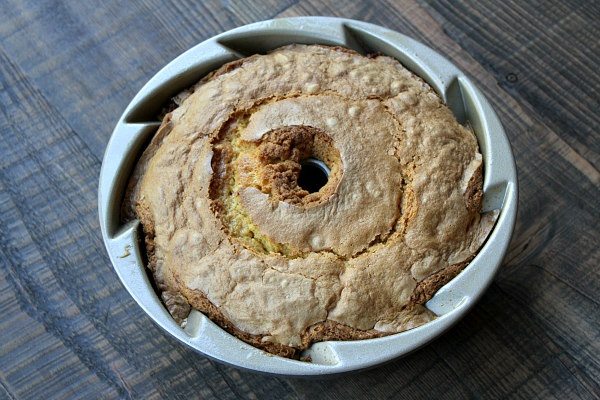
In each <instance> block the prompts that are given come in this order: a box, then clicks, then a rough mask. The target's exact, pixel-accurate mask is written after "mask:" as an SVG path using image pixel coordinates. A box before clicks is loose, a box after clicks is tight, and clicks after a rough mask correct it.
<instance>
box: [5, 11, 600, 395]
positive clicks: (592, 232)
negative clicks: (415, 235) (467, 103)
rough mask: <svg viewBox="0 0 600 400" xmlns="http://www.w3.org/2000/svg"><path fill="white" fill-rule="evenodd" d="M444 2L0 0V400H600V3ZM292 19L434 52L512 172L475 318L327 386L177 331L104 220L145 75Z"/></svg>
mask: <svg viewBox="0 0 600 400" xmlns="http://www.w3.org/2000/svg"><path fill="white" fill-rule="evenodd" d="M100 3H102V4H100ZM451 3H454V2H435V3H431V4H428V3H421V2H413V1H408V2H406V3H402V4H400V3H398V4H396V3H394V2H391V1H389V2H388V1H385V2H378V1H370V2H353V1H339V0H338V1H329V2H319V1H306V2H304V1H294V0H287V1H282V2H274V1H269V2H264V3H260V4H258V3H256V4H253V3H252V2H247V1H233V0H231V1H211V2H193V3H192V2H190V3H189V4H184V3H183V2H182V1H160V0H139V1H130V2H118V1H104V2H91V1H87V2H86V1H81V2H80V1H70V2H65V3H61V2H59V1H38V0H26V1H25V0H2V1H1V5H0V265H1V269H0V316H1V319H0V346H1V347H0V384H1V386H0V399H2V398H8V399H13V398H16V399H21V398H27V399H46V398H74V397H77V398H86V399H90V398H98V397H103V398H115V397H120V398H140V399H150V398H190V397H192V398H193V397H203V398H210V397H217V398H224V399H233V398H248V399H254V398H273V399H295V398H309V399H312V398H326V399H350V398H360V397H365V398H366V397H370V398H378V399H379V398H401V399H405V398H406V399H407V398H415V397H417V398H418V397H426V398H434V397H439V398H467V397H468V398H472V397H475V398H500V397H502V398H504V397H515V398H544V399H547V398H558V399H566V398H579V397H581V398H600V312H599V306H600V296H599V293H600V267H599V265H600V250H599V244H600V239H599V236H600V231H599V229H598V224H599V223H600V172H599V167H600V134H599V128H600V113H599V111H600V104H599V98H600V83H599V82H600V72H599V70H600V46H599V38H600V25H599V22H598V21H599V20H600V3H599V2H598V1H587V2H575V1H565V2H563V1H551V2H546V3H544V2H541V3H539V4H538V3H536V4H533V3H534V2H528V1H519V2H515V3H507V2H491V1H489V2H488V1H482V2H473V3H472V4H451ZM530 3H531V4H530ZM251 4H253V5H251ZM297 15H336V16H344V17H349V18H356V19H361V20H365V21H369V22H373V23H376V24H380V25H384V26H387V27H390V28H392V29H395V30H398V31H400V32H402V33H405V34H407V35H410V36H412V37H414V38H416V39H418V40H420V41H422V42H424V43H426V44H428V45H429V46H431V47H433V48H435V49H437V50H438V51H440V52H441V53H442V54H444V55H445V56H446V57H448V58H449V59H451V60H452V61H453V62H454V63H456V64H457V65H458V66H459V68H461V69H462V70H464V71H465V72H467V73H468V74H469V75H470V76H472V77H473V79H474V81H475V82H476V83H477V84H478V85H479V87H480V88H481V89H482V90H483V91H484V92H485V94H486V95H487V96H488V98H489V99H490V101H491V102H492V104H493V105H494V107H495V108H496V110H497V111H498V113H499V115H500V117H501V119H502V121H503V123H504V125H505V128H506V131H507V132H508V135H509V136H510V139H511V142H512V145H513V149H514V153H515V156H516V160H517V165H518V170H519V184H520V202H519V207H520V210H519V218H518V223H517V226H516V229H515V233H514V237H513V241H512V245H511V248H510V252H509V254H508V256H507V257H506V260H505V262H504V265H503V267H502V269H501V272H500V274H499V276H498V277H497V279H496V280H495V282H494V284H493V285H492V286H491V287H490V289H489V290H488V291H487V293H486V295H485V296H484V297H483V298H482V300H481V301H480V302H479V303H478V305H477V306H476V307H475V308H474V310H473V311H472V312H471V313H470V314H469V315H468V316H467V317H466V318H465V319H464V320H463V321H462V322H460V323H459V324H458V325H457V326H456V327H454V328H453V329H452V330H451V331H449V332H448V333H446V334H445V335H443V336H442V337H440V338H439V339H437V340H436V341H435V342H433V343H432V344H430V345H428V346H426V347H425V348H423V349H422V350H420V351H418V352H415V353H413V354H412V355H410V356H408V357H405V358H403V359H400V360H397V361H396V362H393V363H391V364H388V365H385V366H382V367H379V368H376V369H374V370H371V371H368V372H364V373H359V374H354V375H348V376H344V377H340V378H336V379H332V380H312V381H307V380H297V379H283V378H274V377H267V376H261V375H256V374H253V373H249V372H244V371H239V370H237V369H233V368H230V367H226V366H223V365H220V364H218V363H216V362H213V361H210V360H208V359H206V358H204V357H202V356H200V355H198V354H196V353H194V352H193V351H191V350H188V349H187V348H185V347H183V346H182V345H180V344H179V343H178V342H176V341H175V340H174V339H172V338H170V337H169V336H167V335H166V334H165V333H163V332H162V331H161V330H160V329H159V328H158V327H157V326H155V325H154V323H153V322H152V321H151V320H150V318H148V317H147V316H146V315H145V314H144V312H143V311H142V310H141V309H140V308H139V307H138V306H137V305H136V303H135V302H134V301H133V299H132V298H131V297H130V296H129V294H128V293H127V292H126V291H125V289H124V288H123V286H122V285H121V283H120V282H119V280H118V278H117V276H116V274H115V273H114V271H113V268H112V266H111V264H110V261H109V259H108V257H107V254H106V252H105V250H104V246H103V244H102V239H101V237H100V228H99V225H98V217H97V210H96V195H97V193H96V188H97V182H98V173H99V171H100V164H101V159H102V155H103V152H104V148H105V145H106V143H107V141H108V139H109V137H110V134H111V130H112V128H113V126H114V124H115V122H116V120H117V118H118V117H119V115H120V114H121V112H122V111H123V109H124V108H125V106H126V105H127V104H128V102H129V101H130V100H131V98H132V97H133V95H134V94H135V93H136V92H137V91H138V90H139V89H140V87H141V86H142V85H143V84H144V83H145V82H146V81H147V80H148V78H150V77H151V76H152V75H153V74H154V73H155V72H156V71H158V69H160V68H161V67H162V66H163V65H165V64H166V63H167V62H169V61H170V60H171V59H173V58H174V57H175V56H177V55H178V54H180V53H181V52H183V51H184V50H186V49H188V48H190V47H191V46H193V45H195V44H196V43H198V42H200V41H202V40H204V39H206V38H208V37H210V36H212V35H215V34H217V33H219V32H221V31H223V30H227V29H231V28H234V27H236V26H239V25H243V24H246V23H250V22H253V21H258V20H263V19H269V18H274V17H282V16H297Z"/></svg>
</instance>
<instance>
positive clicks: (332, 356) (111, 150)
mask: <svg viewBox="0 0 600 400" xmlns="http://www.w3.org/2000/svg"><path fill="white" fill-rule="evenodd" d="M291 43H305V44H314V43H317V44H326V45H341V46H345V47H349V48H352V49H355V50H357V51H359V52H361V53H373V52H379V53H383V54H386V55H389V56H392V57H394V58H396V59H398V60H399V61H400V62H402V64H404V65H405V66H406V67H407V68H409V69H410V70H412V71H413V72H414V73H416V74H417V75H419V76H420V77H421V78H423V79H424V80H425V81H427V82H428V83H429V84H430V85H431V86H432V87H433V88H434V89H435V90H436V91H437V93H438V94H439V95H440V96H441V97H442V98H443V99H444V101H445V102H446V104H448V106H449V107H450V108H451V109H452V111H453V112H454V114H455V115H456V117H457V119H458V120H459V121H461V122H463V123H468V124H470V125H471V127H472V128H473V130H474V131H475V133H476V135H477V139H478V141H479V145H480V147H481V152H482V154H483V160H484V171H485V172H484V210H494V209H498V210H500V214H499V217H498V221H497V223H496V225H495V227H494V229H493V231H492V233H491V234H490V236H489V238H488V240H487V242H486V243H485V245H484V246H483V248H482V249H481V251H480V252H479V254H478V255H477V256H476V257H475V259H474V260H473V261H472V262H471V263H470V264H469V265H468V266H467V267H466V268H465V269H464V271H462V272H461V273H460V274H459V275H458V276H457V277H456V278H455V279H454V280H452V281H451V282H450V283H448V284H447V285H445V286H444V287H443V288H442V289H440V290H439V291H438V292H437V294H436V295H435V296H434V297H433V298H432V299H431V300H430V301H429V302H428V303H427V307H428V308H429V309H430V310H432V311H433V312H435V313H436V314H437V315H438V316H439V318H437V319H435V320H434V321H432V322H429V323H427V324H425V325H423V326H420V327H418V328H416V329H412V330H409V331H406V332H402V333H398V334H395V335H391V336H387V337H383V338H378V339H369V340H357V341H338V342H335V341H332V342H322V343H316V344H314V345H313V346H312V347H311V348H310V349H309V350H307V351H306V354H307V355H310V356H311V358H312V362H302V361H295V360H290V359H285V358H281V357H277V356H273V355H270V354H267V353H265V352H263V351H261V350H258V349H256V348H254V347H252V346H250V345H248V344H246V343H244V342H242V341H240V340H238V339H237V338H235V337H234V336H232V335H229V334H228V333H227V332H225V331H224V330H222V329H221V328H220V327H218V326H217V325H215V324H214V323H213V322H212V321H210V320H209V319H208V318H206V317H205V316H204V315H203V314H201V313H200V312H197V311H193V312H192V314H191V315H190V317H189V318H188V322H187V325H186V326H185V328H181V327H180V326H179V325H177V324H176V323H175V321H174V320H173V319H172V318H171V316H170V315H169V313H168V312H167V311H166V309H165V308H164V307H163V305H162V303H161V302H160V300H159V298H158V297H157V295H156V293H155V292H154V290H153V288H152V285H151V283H150V280H149V277H148V274H147V273H146V270H145V267H144V264H143V261H142V259H143V258H142V254H141V253H140V247H139V245H138V237H137V236H138V229H137V228H138V225H139V223H138V222H137V221H134V222H130V223H128V224H125V225H122V224H121V223H120V219H119V210H120V203H121V201H122V197H123V192H124V188H125V185H126V182H127V179H128V177H129V175H130V173H131V171H132V168H133V166H134V164H135V162H136V160H137V157H139V155H140V153H141V151H142V150H143V146H144V145H145V144H146V143H147V142H148V140H149V138H150V136H151V135H153V134H154V132H155V131H156V129H157V127H158V125H159V121H157V120H156V115H157V114H158V112H159V110H160V109H161V107H162V106H163V105H165V104H166V103H167V102H168V100H169V99H170V98H171V97H172V96H174V95H175V94H177V93H178V92H180V91H181V90H182V89H185V88H186V87H189V86H191V85H192V84H193V83H195V82H197V81H198V80H199V79H200V78H202V77H203V76H204V75H205V74H206V73H208V72H210V71H211V70H213V69H215V68H217V67H219V66H220V65H222V64H224V63H226V62H229V61H232V60H235V59H238V58H240V57H244V56H248V55H251V54H255V53H265V52H268V51H269V50H272V49H275V48H277V47H279V46H282V45H286V44H291ZM98 210H99V215H100V226H101V228H102V237H103V239H104V243H105V245H106V248H107V250H108V254H109V255H110V259H111V261H112V263H113V265H114V268H115V271H116V272H117V274H118V275H119V277H120V279H121V281H122V282H123V285H124V286H125V288H126V289H127V290H128V291H129V293H131V295H132V296H133V298H134V299H135V300H136V301H137V303H138V304H139V305H140V307H142V308H143V309H144V311H146V313H147V314H148V315H149V316H150V318H152V319H153V320H154V321H155V322H156V323H157V324H158V325H159V326H160V327H162V328H163V329H164V330H166V331H167V332H168V333H169V334H171V335H172V336H174V337H176V338H177V339H179V340H180V341H181V342H183V343H185V344H187V345H188V346H190V347H191V348H193V349H195V350H197V351H198V352H200V353H202V354H204V355H206V356H208V357H211V358H213V359H216V360H219V361H221V362H224V363H227V364H230V365H233V366H236V367H240V368H245V369H249V370H254V371H258V372H264V373H270V374H279V375H288V376H322V375H331V374H340V373H344V372H348V371H355V370H360V369H365V368H369V367H373V366H375V365H378V364H381V363H384V362H386V361H390V360H392V359H394V358H397V357H400V356H402V355H405V354H407V353H409V352H411V351H413V350H415V349H417V348H419V347H421V346H423V345H424V344H426V343H427V342H429V341H431V340H432V339H433V338H435V337H437V336H438V335H440V334H441V333H442V332H444V331H445V330H447V329H448V328H449V327H451V326H452V325H453V324H454V323H456V322H457V321H458V320H459V319H460V318H462V317H463V316H464V315H465V313H466V312H467V311H468V310H469V309H470V308H471V307H472V306H473V304H475V302H476V301H477V299H479V297H480V296H481V295H482V293H483V292H484V291H485V289H486V288H487V287H488V285H489V284H490V283H491V281H492V279H493V278H494V275H495V274H496V272H497V270H498V268H499V266H500V264H501V262H502V259H503V257H504V255H505V253H506V251H507V248H508V245H509V242H510V237H511V234H512V230H513V227H514V224H515V219H516V214H517V177H516V168H515V163H514V159H513V156H512V152H511V148H510V144H509V142H508V139H507V137H506V135H505V133H504V130H503V128H502V125H501V123H500V121H499V119H498V117H497V115H496V113H495V112H494V111H493V109H492V107H491V106H490V104H489V103H488V101H487V100H486V99H485V98H484V96H483V95H482V94H481V92H480V91H479V90H478V89H477V88H476V87H475V85H474V84H473V83H472V82H471V80H470V79H469V78H468V77H467V76H465V75H464V74H463V73H462V72H461V71H459V70H458V69H457V68H456V67H455V66H454V65H453V64H452V63H450V62H449V61H447V60H446V59H445V58H443V57H442V56H440V55H439V54H438V53H436V52H435V51H433V50H432V49H430V48H429V47H426V46H424V45H423V44H420V43H418V42H416V41H415V40H413V39H410V38H409V37H407V36H404V35H402V34H400V33H397V32H394V31H392V30H389V29H386V28H383V27H380V26H376V25H372V24H368V23H365V22H360V21H354V20H349V19H339V18H328V17H299V18H283V19H276V20H270V21H263V22H258V23H254V24H250V25H246V26H242V27H240V28H237V29H233V30H231V31H228V32H224V33H222V34H220V35H217V36H215V37H213V38H211V39H208V40H206V41H204V42H202V43H200V44H198V45H197V46H195V47H194V48H192V49H190V50H188V51H186V52H185V53H183V54H182V55H180V56H179V57H177V58H176V59H175V60H173V61H172V62H170V63H169V64H168V65H167V66H166V67H164V68H163V69H162V70H161V71H159V72H158V73H157V74H156V75H155V76H154V77H153V78H152V79H150V81H149V82H148V83H147V84H146V85H145V86H144V87H143V88H142V89H141V90H140V91H139V93H138V94H137V95H136V96H135V97H134V99H133V100H132V101H131V103H130V104H129V105H128V106H127V108H126V110H125V112H124V113H123V115H122V116H121V118H120V119H119V121H118V123H117V125H116V127H115V129H114V132H113V134H112V137H111V138H110V141H109V143H108V146H107V148H106V153H105V155H104V161H103V163H102V170H101V173H100V184H99V189H98Z"/></svg>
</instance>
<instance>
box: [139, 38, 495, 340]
mask: <svg viewBox="0 0 600 400" xmlns="http://www.w3.org/2000/svg"><path fill="white" fill-rule="evenodd" d="M307 159H318V160H321V161H322V162H323V163H324V164H326V165H327V167H328V169H329V176H328V178H327V182H326V183H325V184H324V185H323V186H322V187H321V188H320V190H318V191H314V192H312V193H311V191H310V190H307V189H306V188H305V187H303V185H302V182H301V179H300V176H301V174H302V168H303V166H302V165H303V164H302V163H303V161H305V160H307ZM481 164H482V158H481V154H480V153H479V151H478V146H477V141H476V139H475V136H474V135H473V133H472V132H471V131H470V130H469V129H467V128H465V127H463V126H461V125H460V124H459V123H458V122H457V121H456V119H455V118H454V117H453V115H452V113H451V111H450V110H449V109H448V108H447V107H446V106H445V105H444V104H443V103H442V102H441V100H440V98H439V97H438V96H437V94H436V93H435V92H434V91H433V90H432V89H431V88H430V87H429V85H427V84H426V83H425V82H423V81H422V80H421V79H420V78H418V77H416V76H415V75H414V74H412V73H411V72H409V71H408V70H407V69H405V68H404V67H403V66H402V65H401V64H400V63H398V62H397V61H396V60H394V59H392V58H389V57H384V56H378V57H374V58H368V57H364V56H361V55H359V54H357V53H355V52H352V51H349V50H346V49H341V48H331V47H324V46H304V45H293V46H287V47H283V48H280V49H277V50H276V51H274V52H272V53H270V54H267V55H256V56H252V57H248V58H245V59H243V60H240V61H236V62H235V63H232V64H228V65H226V66H224V67H223V68H221V69H220V70H218V71H216V72H215V73H213V74H211V75H210V76H209V77H207V78H205V79H204V80H202V81H201V82H200V83H198V84H197V85H196V86H195V87H194V88H193V89H192V90H191V91H190V92H187V93H185V94H184V95H182V96H180V105H179V107H177V108H176V109H175V110H174V111H173V112H171V113H170V114H168V115H167V116H166V117H165V120H164V121H163V124H162V126H161V128H160V129H159V131H158V133H157V134H156V135H155V137H154V139H153V140H152V143H151V144H150V146H149V147H148V148H147V150H146V151H145V152H144V155H143V156H142V158H141V160H140V162H139V163H138V166H137V168H136V171H135V173H134V176H133V179H132V182H131V186H130V192H129V195H128V198H129V199H131V201H132V203H133V204H135V214H136V215H137V216H138V217H139V218H140V220H141V221H142V224H143V226H144V229H145V232H146V234H147V242H148V243H149V244H150V248H149V249H148V250H149V255H150V257H149V259H150V267H151V268H152V270H153V272H154V276H155V279H156V280H157V282H158V284H159V288H160V289H161V290H163V291H165V293H168V294H169V296H171V295H172V294H176V295H177V296H179V298H180V299H181V301H180V302H179V304H181V303H183V305H184V306H183V310H187V308H186V306H185V305H186V304H185V303H189V304H190V305H191V306H192V307H195V308H197V309H200V310H201V311H205V312H208V311H207V310H208V308H210V310H212V311H210V312H213V313H216V314H215V315H217V314H218V315H219V318H218V320H219V322H220V323H221V324H222V325H227V326H232V327H233V328H232V329H234V331H235V332H241V333H243V334H247V335H250V336H248V337H253V338H259V339H260V340H259V341H260V342H263V343H275V344H278V345H284V346H293V347H304V346H306V344H307V340H306V337H307V336H306V335H307V332H309V331H310V330H311V327H315V326H317V325H318V324H323V323H325V322H327V323H335V324H339V326H343V327H345V328H348V329H353V330H355V332H359V331H373V330H374V331H379V332H398V331H402V330H405V329H409V328H411V327H414V326H417V325H419V324H422V323H424V322H426V321H428V320H430V319H431V318H433V317H434V316H433V314H432V313H430V312H429V311H427V310H426V309H425V308H424V307H422V306H421V304H420V303H422V302H423V300H424V299H426V298H428V297H430V295H431V293H425V294H424V291H430V292H431V291H435V290H437V287H435V285H431V282H433V281H436V280H432V279H431V277H432V276H438V275H439V274H440V273H441V272H443V271H445V270H447V269H449V268H451V269H452V268H453V267H454V270H456V272H458V271H459V270H460V269H457V268H456V266H457V265H459V266H461V267H462V266H464V264H465V261H468V260H469V259H470V258H471V257H472V256H473V255H474V253H475V252H476V251H477V250H478V248H479V246H480V245H481V242H482V241H483V240H484V238H485V237H486V235H487V232H488V231H489V228H490V226H491V220H488V219H486V218H484V219H482V218H481V216H480V209H481ZM436 274H437V275H436ZM428 279H429V280H428ZM436 282H437V281H436ZM425 283H426V284H425ZM169 299H172V296H171V297H169ZM170 302H171V303H172V304H174V302H173V301H170ZM209 306H210V307H209ZM179 309H181V307H180V308H179ZM210 312H209V315H212V314H210ZM241 333H240V335H241ZM358 336H360V335H358ZM358 336H357V337H358ZM244 337H245V336H244ZM361 337H362V336H361Z"/></svg>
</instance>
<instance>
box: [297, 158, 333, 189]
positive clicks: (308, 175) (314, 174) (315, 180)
mask: <svg viewBox="0 0 600 400" xmlns="http://www.w3.org/2000/svg"><path fill="white" fill-rule="evenodd" d="M301 167H302V168H301V169H300V176H299V177H298V186H300V187H301V188H302V189H304V190H306V191H307V192H309V193H315V192H318V191H319V190H321V188H322V187H323V186H325V184H326V183H327V180H328V179H329V167H327V165H326V164H325V163H324V162H323V161H321V160H318V159H316V158H307V159H306V160H303V161H302V162H301Z"/></svg>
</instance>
